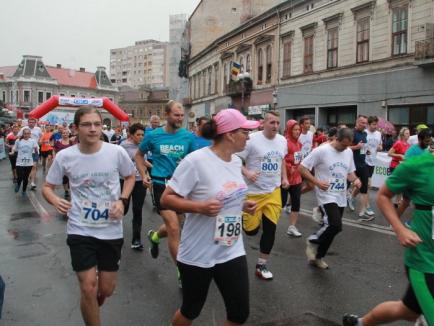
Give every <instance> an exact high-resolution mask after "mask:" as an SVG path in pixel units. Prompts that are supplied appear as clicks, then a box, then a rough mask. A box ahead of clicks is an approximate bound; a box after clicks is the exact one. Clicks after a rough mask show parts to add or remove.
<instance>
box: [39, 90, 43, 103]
mask: <svg viewBox="0 0 434 326" xmlns="http://www.w3.org/2000/svg"><path fill="white" fill-rule="evenodd" d="M42 102H44V92H38V103H39V104H40V103H42Z"/></svg>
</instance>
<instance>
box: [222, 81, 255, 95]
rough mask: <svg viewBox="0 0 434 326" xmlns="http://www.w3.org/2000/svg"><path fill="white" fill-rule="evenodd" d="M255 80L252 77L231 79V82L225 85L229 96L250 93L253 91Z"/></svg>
mask: <svg viewBox="0 0 434 326" xmlns="http://www.w3.org/2000/svg"><path fill="white" fill-rule="evenodd" d="M252 86H253V82H252V80H251V79H250V77H246V78H242V79H238V80H230V81H229V84H227V85H225V92H226V95H228V96H239V95H244V96H246V95H249V94H250V93H251V92H252Z"/></svg>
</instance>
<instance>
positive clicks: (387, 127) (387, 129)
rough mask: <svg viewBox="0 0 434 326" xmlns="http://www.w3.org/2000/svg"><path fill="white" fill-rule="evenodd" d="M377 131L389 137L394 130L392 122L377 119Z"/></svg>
mask: <svg viewBox="0 0 434 326" xmlns="http://www.w3.org/2000/svg"><path fill="white" fill-rule="evenodd" d="M378 129H380V131H381V132H382V133H384V134H387V135H391V134H392V133H393V131H394V130H395V126H394V125H393V123H392V122H390V121H387V120H386V119H384V118H379V119H378Z"/></svg>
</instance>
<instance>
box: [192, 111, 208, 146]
mask: <svg viewBox="0 0 434 326" xmlns="http://www.w3.org/2000/svg"><path fill="white" fill-rule="evenodd" d="M208 121H209V118H207V117H200V118H197V120H196V124H197V128H196V133H195V134H194V147H195V149H201V148H203V147H206V146H210V145H212V141H211V140H209V139H205V138H204V137H203V135H202V127H203V126H204V125H205V124H206V123H207V122H208Z"/></svg>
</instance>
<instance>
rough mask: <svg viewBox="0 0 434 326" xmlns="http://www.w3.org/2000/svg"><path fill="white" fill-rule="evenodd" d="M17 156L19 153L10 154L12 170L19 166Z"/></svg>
mask: <svg viewBox="0 0 434 326" xmlns="http://www.w3.org/2000/svg"><path fill="white" fill-rule="evenodd" d="M17 156H18V155H17V154H16V153H15V154H14V155H9V162H11V168H12V170H15V168H16V167H17Z"/></svg>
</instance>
